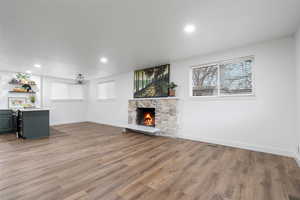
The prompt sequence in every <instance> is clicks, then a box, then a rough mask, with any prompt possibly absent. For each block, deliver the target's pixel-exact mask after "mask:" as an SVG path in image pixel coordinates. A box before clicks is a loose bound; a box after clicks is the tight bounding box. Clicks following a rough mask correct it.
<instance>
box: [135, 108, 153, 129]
mask: <svg viewBox="0 0 300 200" xmlns="http://www.w3.org/2000/svg"><path fill="white" fill-rule="evenodd" d="M136 112H137V118H136V123H137V124H138V125H143V126H151V127H155V108H137V110H136Z"/></svg>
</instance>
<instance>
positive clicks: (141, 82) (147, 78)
mask: <svg viewBox="0 0 300 200" xmlns="http://www.w3.org/2000/svg"><path fill="white" fill-rule="evenodd" d="M169 82H170V65H169V64H167V65H161V66H157V67H151V68H147V69H142V70H136V71H135V72H134V98H155V97H168V96H169V88H168V85H169Z"/></svg>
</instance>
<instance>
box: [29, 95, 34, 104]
mask: <svg viewBox="0 0 300 200" xmlns="http://www.w3.org/2000/svg"><path fill="white" fill-rule="evenodd" d="M29 99H30V102H31V103H32V105H34V104H35V96H30V97H29Z"/></svg>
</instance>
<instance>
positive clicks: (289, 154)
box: [92, 121, 299, 164]
mask: <svg viewBox="0 0 300 200" xmlns="http://www.w3.org/2000/svg"><path fill="white" fill-rule="evenodd" d="M92 122H93V123H99V124H105V125H109V126H115V127H120V128H123V127H122V126H120V124H112V123H100V122H95V121H92ZM163 136H164V137H172V138H181V139H188V140H194V141H199V142H206V143H212V144H219V145H223V146H229V147H235V148H241V149H247V150H251V151H258V152H264V153H270V154H275V155H280V156H287V157H292V158H295V154H294V152H290V151H287V150H283V149H276V148H272V147H262V146H258V145H251V144H245V143H241V142H231V141H224V140H218V139H211V138H198V137H191V136H186V135H180V134H179V135H176V136H172V135H163ZM297 162H298V164H299V159H298V161H297Z"/></svg>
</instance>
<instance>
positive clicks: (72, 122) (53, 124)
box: [50, 121, 87, 126]
mask: <svg viewBox="0 0 300 200" xmlns="http://www.w3.org/2000/svg"><path fill="white" fill-rule="evenodd" d="M83 122H87V121H71V122H59V123H50V126H61V125H67V124H77V123H83Z"/></svg>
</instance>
